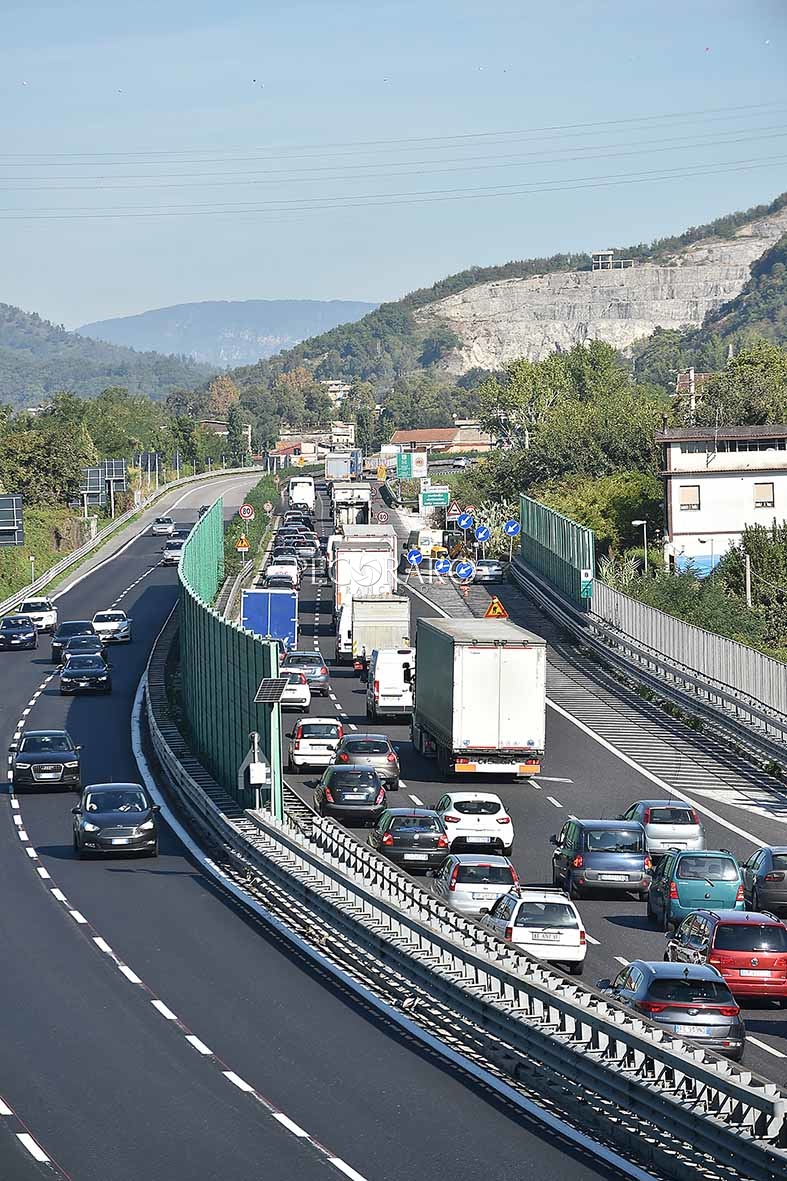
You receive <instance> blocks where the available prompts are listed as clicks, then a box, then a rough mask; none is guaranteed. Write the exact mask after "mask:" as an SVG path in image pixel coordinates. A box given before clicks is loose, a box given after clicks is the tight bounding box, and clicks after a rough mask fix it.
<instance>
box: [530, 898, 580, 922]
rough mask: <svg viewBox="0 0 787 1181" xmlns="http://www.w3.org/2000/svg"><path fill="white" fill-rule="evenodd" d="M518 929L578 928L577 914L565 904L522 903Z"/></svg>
mask: <svg viewBox="0 0 787 1181" xmlns="http://www.w3.org/2000/svg"><path fill="white" fill-rule="evenodd" d="M515 925H516V926H517V927H578V926H579V921H578V919H577V916H576V913H575V912H574V911H573V910H572V908H571V907H570V906H568V905H567V904H566V903H565V902H522V903H521V905H520V907H519V910H518V911H517V914H516V922H515Z"/></svg>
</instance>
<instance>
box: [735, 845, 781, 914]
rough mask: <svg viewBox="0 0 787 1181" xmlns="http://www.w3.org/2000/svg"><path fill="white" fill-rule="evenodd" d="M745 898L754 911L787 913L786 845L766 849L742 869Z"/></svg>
mask: <svg viewBox="0 0 787 1181" xmlns="http://www.w3.org/2000/svg"><path fill="white" fill-rule="evenodd" d="M741 869H742V870H743V897H744V898H745V900H746V905H747V906H748V907H750V908H751V909H752V910H772V911H774V912H775V913H777V914H778V912H779V911H784V910H787V845H766V846H765V848H764V849H758V850H757V852H756V853H753V854H752V856H751V857H750V858H749V860H748V861H747V862H746V863H745V864H744V865H742V866H741Z"/></svg>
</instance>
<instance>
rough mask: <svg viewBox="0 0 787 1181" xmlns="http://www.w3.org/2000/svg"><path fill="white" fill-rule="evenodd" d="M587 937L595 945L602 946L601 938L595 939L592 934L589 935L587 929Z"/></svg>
mask: <svg viewBox="0 0 787 1181" xmlns="http://www.w3.org/2000/svg"><path fill="white" fill-rule="evenodd" d="M585 938H586V939H587V941H588V943H592V944H593V946H594V947H601V940H600V939H594V938H593V936H592V935H588V933H587V931H585Z"/></svg>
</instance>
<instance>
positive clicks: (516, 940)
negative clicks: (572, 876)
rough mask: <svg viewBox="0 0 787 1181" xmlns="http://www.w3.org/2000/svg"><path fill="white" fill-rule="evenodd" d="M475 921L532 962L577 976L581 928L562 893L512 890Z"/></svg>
mask: <svg viewBox="0 0 787 1181" xmlns="http://www.w3.org/2000/svg"><path fill="white" fill-rule="evenodd" d="M479 922H480V924H481V926H482V927H484V928H485V929H486V930H487V931H491V932H492V933H493V934H494V935H497V936H498V938H499V939H505V941H506V943H513V944H515V945H516V946H517V947H521V948H522V950H523V951H526V952H527V953H528V954H529V955H532V956H535V957H536V959H539V960H547V961H549V962H550V963H553V964H565V965H566V966H567V968H568V970H569V972H571V974H572V976H579V975H581V973H582V966H583V964H584V962H585V956H586V955H587V936H586V934H585V927H584V924H583V922H582V919H581V917H580V914H579V911H578V910H577V908H576V906H575V905H574V903H573V902H572V901H571V899H570V898H569V897H568V895H567V894H564V893H563V891H562V890H544V889H533V890H530V889H519V890H512V891H511V892H510V893H509V894H505V895H503V897H502V898H498V899H497V901H496V902H495V903H494V905H493V906H492V907H491V908H490V910H489V911H488V912H487V913H486V914H483V915H482V916H481V918H480V920H479Z"/></svg>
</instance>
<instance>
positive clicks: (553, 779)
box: [539, 775, 574, 783]
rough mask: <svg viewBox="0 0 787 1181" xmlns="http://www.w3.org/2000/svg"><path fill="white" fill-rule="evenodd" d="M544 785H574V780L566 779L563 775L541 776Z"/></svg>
mask: <svg viewBox="0 0 787 1181" xmlns="http://www.w3.org/2000/svg"><path fill="white" fill-rule="evenodd" d="M539 779H543V781H544V783H573V782H574V780H573V779H565V778H564V777H563V776H562V775H539Z"/></svg>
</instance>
